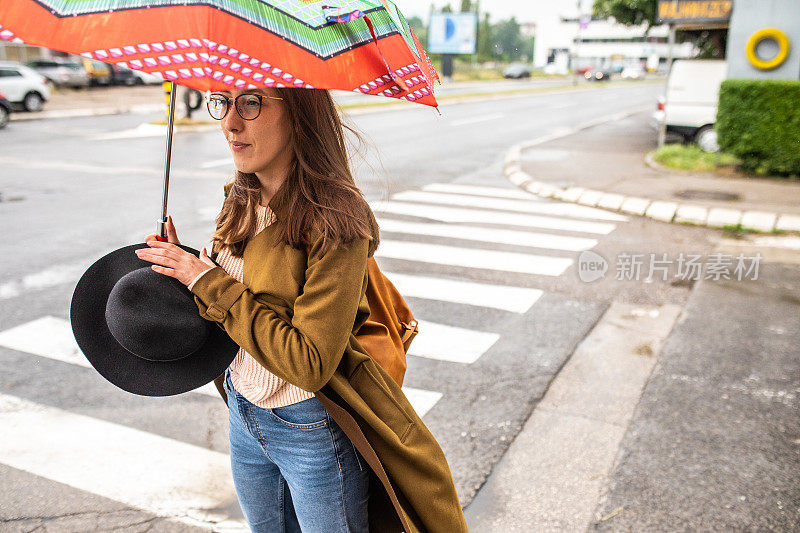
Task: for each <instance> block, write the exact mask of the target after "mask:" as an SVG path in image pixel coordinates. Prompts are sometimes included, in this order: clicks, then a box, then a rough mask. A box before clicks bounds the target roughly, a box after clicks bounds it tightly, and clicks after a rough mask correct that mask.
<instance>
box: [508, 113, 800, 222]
mask: <svg viewBox="0 0 800 533" xmlns="http://www.w3.org/2000/svg"><path fill="white" fill-rule="evenodd" d="M638 112H639V111H629V112H624V113H617V114H614V115H609V116H605V117H601V118H599V119H595V120H592V121H589V122H586V123H584V124H581V125H579V126H577V127H575V128H568V129H560V130H556V131H555V132H554V133H552V134H550V135H546V136H544V137H539V138H537V139H533V140H530V141H526V142H522V143H519V144H515V145H514V146H512V147H511V148H510V149H509V150H508V151H507V152H506V155H505V158H504V160H503V173H504V174H505V176H506V178H507V179H508V180H509V181H510V182H511V183H513V184H514V185H516V186H517V187H520V188H521V189H524V190H526V191H528V192H530V193H532V194H535V195H536V196H540V197H542V198H550V199H553V200H560V201H562V202H571V203H576V204H580V205H585V206H589V207H596V208H599V209H605V210H608V211H614V212H620V213H624V214H629V215H637V216H643V217H647V218H652V219H653V220H658V221H660V222H667V223H674V224H684V225H692V226H705V227H709V228H713V229H724V228H725V227H728V226H732V227H737V228H741V230H742V231H748V232H754V233H773V232H787V233H800V216H798V215H788V214H781V213H773V212H768V211H758V210H744V211H743V210H740V209H729V208H721V207H711V206H707V205H700V204H696V203H694V204H687V203H678V202H668V201H663V200H652V199H650V198H646V197H638V196H625V195H621V194H617V193H610V192H606V191H600V190H594V189H586V188H584V187H566V188H563V187H557V186H554V185H552V184H550V183H546V182H543V181H538V180H536V179H535V178H534V177H533V176H531V175H530V174H528V173H527V172H525V171H523V170H522V152H523V151H525V150H527V149H529V148H533V147H534V146H538V145H540V144H545V143H547V142H550V141H554V140H557V139H561V138H564V137H568V136H570V135H574V134H575V133H578V132H580V131H582V130H585V129H588V128H592V127H594V126H599V125H601V124H605V123H608V122H614V121H617V120H622V119H624V118H627V117H629V116H631V115H634V114H636V113H638ZM648 155H649V154H648ZM646 158H647V157H645V159H646ZM653 163H654V164H655V162H653ZM647 164H648V165H649V166H652V165H650V162H647ZM659 166H660V165H659ZM653 168H655V167H653Z"/></svg>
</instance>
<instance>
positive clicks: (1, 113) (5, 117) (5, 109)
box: [0, 93, 11, 129]
mask: <svg viewBox="0 0 800 533" xmlns="http://www.w3.org/2000/svg"><path fill="white" fill-rule="evenodd" d="M10 119H11V102H9V101H8V99H7V98H6V96H5V95H4V94H3V93H0V129H3V128H5V127H6V124H8V121H9V120H10Z"/></svg>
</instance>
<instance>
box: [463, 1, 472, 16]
mask: <svg viewBox="0 0 800 533" xmlns="http://www.w3.org/2000/svg"><path fill="white" fill-rule="evenodd" d="M470 11H472V1H471V0H461V12H462V13H469V12H470Z"/></svg>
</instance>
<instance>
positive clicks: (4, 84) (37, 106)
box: [0, 61, 51, 111]
mask: <svg viewBox="0 0 800 533" xmlns="http://www.w3.org/2000/svg"><path fill="white" fill-rule="evenodd" d="M50 84H51V82H50V80H48V79H47V78H45V77H44V76H42V75H41V74H39V73H38V72H36V71H35V70H33V69H32V68H30V67H26V66H25V65H22V64H20V63H15V62H13V61H0V92H2V93H3V94H5V95H6V98H7V99H8V101H9V102H11V103H12V104H20V105H22V107H24V108H25V110H26V111H41V109H42V106H43V105H44V103H45V102H46V101H47V100H48V99H50Z"/></svg>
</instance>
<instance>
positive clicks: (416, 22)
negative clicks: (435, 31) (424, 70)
mask: <svg viewBox="0 0 800 533" xmlns="http://www.w3.org/2000/svg"><path fill="white" fill-rule="evenodd" d="M406 22H408V26H409V27H410V28H411V29H412V30H414V33H416V34H417V39H419V42H420V43H422V46H424V47H427V46H428V28H426V27H425V23H424V22H422V19H421V18H419V17H411V18H409V19H406Z"/></svg>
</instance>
